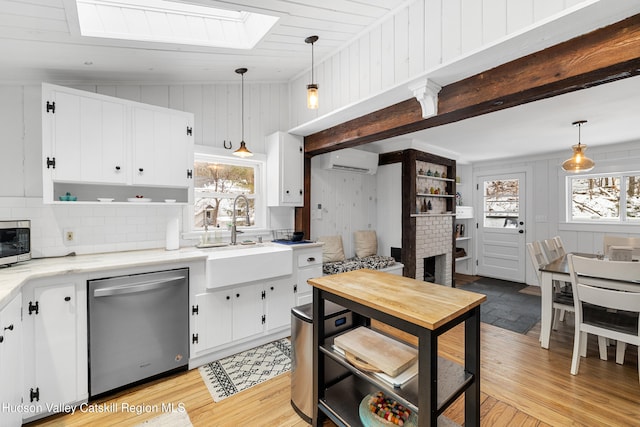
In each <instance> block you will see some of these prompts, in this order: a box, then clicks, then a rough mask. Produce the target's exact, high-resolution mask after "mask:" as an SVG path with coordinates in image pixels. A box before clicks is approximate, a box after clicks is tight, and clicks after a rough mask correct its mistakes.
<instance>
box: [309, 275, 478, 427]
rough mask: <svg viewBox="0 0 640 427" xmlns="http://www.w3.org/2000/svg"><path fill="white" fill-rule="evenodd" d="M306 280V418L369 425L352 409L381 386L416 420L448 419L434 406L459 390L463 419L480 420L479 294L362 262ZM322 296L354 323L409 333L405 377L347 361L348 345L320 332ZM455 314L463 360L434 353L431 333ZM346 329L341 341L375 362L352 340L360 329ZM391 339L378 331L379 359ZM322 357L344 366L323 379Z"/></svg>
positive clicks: (469, 423)
mask: <svg viewBox="0 0 640 427" xmlns="http://www.w3.org/2000/svg"><path fill="white" fill-rule="evenodd" d="M308 283H309V284H310V285H311V286H313V319H314V322H313V342H314V346H315V351H314V352H313V354H314V357H313V402H316V403H317V404H315V405H314V410H313V417H312V418H313V426H321V425H322V423H323V421H324V419H325V418H326V417H328V418H330V419H331V420H332V421H333V422H334V423H336V424H337V425H338V426H359V425H363V424H364V425H375V424H369V421H367V423H364V422H363V421H362V420H361V417H360V413H359V409H361V408H360V406H361V403H362V402H363V400H364V399H365V398H366V397H367V396H370V395H372V394H375V393H377V392H380V391H381V392H383V393H384V395H385V396H387V397H390V398H392V399H394V400H396V401H397V402H398V403H400V404H401V405H404V406H405V407H406V408H408V409H409V410H410V411H412V412H413V413H415V414H417V415H418V417H417V425H419V426H421V427H424V426H436V425H445V426H446V425H455V424H454V423H453V422H452V421H450V420H448V419H447V418H445V417H444V416H442V415H441V414H442V413H443V411H444V410H445V409H446V408H447V407H448V406H449V405H451V404H452V403H453V402H454V401H455V400H456V399H457V398H458V397H459V396H460V395H462V394H463V393H464V400H465V403H464V407H465V426H466V427H476V426H479V425H480V304H482V303H483V302H484V301H485V300H486V298H487V297H486V296H485V295H482V294H477V293H474V292H468V291H464V290H461V289H455V288H450V287H446V286H442V285H437V284H434V283H428V282H422V281H418V280H415V279H410V278H407V277H402V276H397V275H393V274H388V273H384V272H379V271H374V270H368V269H362V270H356V271H350V272H347V273H340V274H334V275H329V276H323V277H319V278H315V279H309V281H308ZM325 301H332V302H334V303H336V304H339V305H341V306H343V307H345V308H347V309H349V310H351V311H352V312H353V319H354V322H353V323H354V326H353V328H354V329H356V328H359V327H362V326H365V327H367V328H371V325H372V322H371V321H372V320H374V323H375V324H379V322H381V323H383V324H385V325H388V326H391V327H393V328H395V329H397V330H400V331H403V332H404V333H407V334H410V335H412V336H414V337H416V338H417V363H418V369H417V370H418V373H417V375H415V376H413V377H412V378H410V379H409V380H407V379H406V377H405V378H404V379H403V380H400V379H399V378H401V377H402V375H403V374H402V373H401V374H400V376H398V377H395V378H389V377H388V376H387V377H386V378H384V377H385V376H384V375H380V374H377V373H375V372H372V370H375V369H372V370H370V369H364V368H363V367H362V364H361V363H354V360H353V358H348V357H347V356H349V354H348V353H346V352H344V351H342V349H341V348H337V345H336V346H334V337H332V338H327V339H326V340H325V339H324V338H323V339H321V338H320V337H325V331H324V322H318V321H317V320H316V319H324V318H325V315H324V314H325ZM462 322H464V328H465V333H464V339H465V345H464V351H465V355H464V366H462V365H460V364H457V363H454V362H452V361H449V360H447V359H444V358H442V357H439V356H438V336H439V335H441V334H443V333H445V332H446V331H448V330H449V329H451V328H453V327H454V326H456V325H458V324H460V323H462ZM349 332H350V331H346V332H344V334H345V336H344V337H343V339H342V343H341V344H340V345H344V346H345V347H349V348H354V349H357V350H358V351H362V353H361V354H360V353H359V356H358V357H360V356H362V357H364V358H365V359H366V358H367V357H372V353H373V359H371V360H360V359H358V360H359V361H360V362H365V363H364V365H365V366H371V365H370V364H372V365H376V362H377V361H376V360H375V354H376V351H373V352H366V348H367V345H368V346H369V348H371V347H374V346H375V345H372V344H371V342H367V343H366V345H363V342H357V340H358V339H359V336H360V334H357V333H354V334H352V335H351V336H352V337H353V338H349V336H347V335H346V334H347V333H349ZM351 332H353V330H351ZM378 332H380V331H378ZM374 335H375V334H374ZM369 338H370V337H368V336H367V339H369ZM349 339H352V340H353V342H350V341H349ZM337 343H340V341H337ZM397 343H398V346H399V347H403V346H405V344H403V343H400V342H399V341H397ZM393 346H394V344H393V341H392V343H391V344H389V341H388V337H385V343H384V344H382V343H381V345H380V347H381V348H380V350H379V352H380V356H379V358H380V363H384V364H391V366H392V367H393V366H395V365H393V360H392V359H388V358H389V357H392V356H393V354H394V353H395V352H394V351H390V347H393ZM374 350H375V349H374ZM382 353H384V354H382ZM350 362H351V363H350ZM327 363H332V364H333V363H338V364H339V365H342V366H344V367H346V368H347V371H348V373H347V374H346V375H343V376H342V377H340V378H337V379H334V380H332V381H331V382H330V383H326V384H325V364H327ZM369 363H370V364H369ZM393 372H394V373H395V371H393ZM383 374H384V373H383ZM396 381H398V382H396ZM369 415H370V414H369ZM413 420H414V421H415V417H414V419H413ZM410 421H411V420H410ZM380 425H383V424H382V423H381V424H380ZM387 425H391V424H387ZM405 425H411V423H407V424H405Z"/></svg>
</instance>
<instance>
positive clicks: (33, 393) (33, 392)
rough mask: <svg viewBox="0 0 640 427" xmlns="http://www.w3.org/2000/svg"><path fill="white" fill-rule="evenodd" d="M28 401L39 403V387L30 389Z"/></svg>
mask: <svg viewBox="0 0 640 427" xmlns="http://www.w3.org/2000/svg"><path fill="white" fill-rule="evenodd" d="M29 399H30V400H31V402H33V401H34V400H35V401H36V402H39V401H40V387H36V389H35V390H34V389H31V390H30V391H29Z"/></svg>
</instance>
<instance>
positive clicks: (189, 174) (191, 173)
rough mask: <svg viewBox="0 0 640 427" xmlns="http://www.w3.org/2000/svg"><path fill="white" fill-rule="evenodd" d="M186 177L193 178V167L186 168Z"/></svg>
mask: <svg viewBox="0 0 640 427" xmlns="http://www.w3.org/2000/svg"><path fill="white" fill-rule="evenodd" d="M187 178H188V179H191V178H193V169H187Z"/></svg>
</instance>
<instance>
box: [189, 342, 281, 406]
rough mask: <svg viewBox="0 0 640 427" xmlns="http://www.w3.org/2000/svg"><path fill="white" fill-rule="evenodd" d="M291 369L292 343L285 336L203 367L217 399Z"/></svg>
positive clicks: (209, 386) (203, 371)
mask: <svg viewBox="0 0 640 427" xmlns="http://www.w3.org/2000/svg"><path fill="white" fill-rule="evenodd" d="M290 369H291V343H290V342H289V340H288V339H286V338H283V339H281V340H278V341H274V342H270V343H268V344H264V345H261V346H259V347H256V348H252V349H250V350H247V351H243V352H241V353H238V354H234V355H233V356H229V357H225V358H224V359H220V360H216V361H215V362H211V363H208V364H206V365H204V366H201V367H200V368H199V370H200V375H202V379H203V380H204V382H205V384H206V385H207V388H208V389H209V392H210V393H211V396H212V397H213V401H214V402H219V401H221V400H222V399H226V398H227V397H229V396H232V395H234V394H236V393H238V392H240V391H242V390H246V389H248V388H249V387H253V386H254V385H256V384H260V383H261V382H264V381H266V380H269V379H271V378H273V377H276V376H278V375H280V374H283V373H285V372H287V371H289V370H290Z"/></svg>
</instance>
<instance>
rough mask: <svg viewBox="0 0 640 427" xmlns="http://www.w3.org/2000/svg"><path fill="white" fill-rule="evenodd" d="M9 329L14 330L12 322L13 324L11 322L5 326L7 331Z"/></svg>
mask: <svg viewBox="0 0 640 427" xmlns="http://www.w3.org/2000/svg"><path fill="white" fill-rule="evenodd" d="M7 329H8V330H10V331H13V323H12V324H10V325H9V326H5V327H4V330H5V331H6V330H7Z"/></svg>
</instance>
